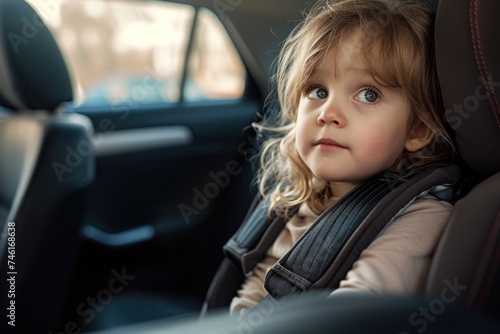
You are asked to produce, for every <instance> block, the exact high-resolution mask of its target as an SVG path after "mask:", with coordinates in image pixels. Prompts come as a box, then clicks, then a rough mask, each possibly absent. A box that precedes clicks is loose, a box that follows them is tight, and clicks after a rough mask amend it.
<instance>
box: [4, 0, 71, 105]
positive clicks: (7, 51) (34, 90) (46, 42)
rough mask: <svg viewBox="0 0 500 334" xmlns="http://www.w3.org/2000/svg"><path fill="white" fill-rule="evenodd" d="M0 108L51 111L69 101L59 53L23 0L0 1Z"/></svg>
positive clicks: (67, 78) (64, 70) (69, 93)
mask: <svg viewBox="0 0 500 334" xmlns="http://www.w3.org/2000/svg"><path fill="white" fill-rule="evenodd" d="M0 73H1V76H0V106H2V107H5V108H8V109H14V110H19V109H33V110H37V109H45V110H49V111H53V110H54V109H55V108H57V107H58V106H59V105H60V104H61V103H63V102H66V101H71V100H72V99H73V88H72V86H71V80H70V77H69V74H68V69H67V68H66V64H65V62H64V59H63V57H62V54H61V51H60V50H59V47H58V46H57V44H56V41H55V40H54V38H53V37H52V34H51V33H50V31H49V30H48V29H47V27H46V26H45V24H44V23H43V22H42V20H41V19H40V17H39V16H38V14H36V12H35V11H34V10H33V9H32V8H31V7H30V6H29V5H28V4H27V3H26V2H24V1H23V0H2V1H0Z"/></svg>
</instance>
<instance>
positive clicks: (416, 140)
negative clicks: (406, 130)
mask: <svg viewBox="0 0 500 334" xmlns="http://www.w3.org/2000/svg"><path fill="white" fill-rule="evenodd" d="M433 136H434V132H433V131H432V130H431V129H429V128H428V127H427V126H425V125H424V124H420V125H419V126H418V127H417V128H416V129H415V131H412V133H410V135H409V136H408V139H407V140H406V145H405V148H406V150H407V151H409V152H415V151H418V150H420V149H421V148H424V147H425V146H426V145H427V144H429V143H430V142H431V140H432V137H433Z"/></svg>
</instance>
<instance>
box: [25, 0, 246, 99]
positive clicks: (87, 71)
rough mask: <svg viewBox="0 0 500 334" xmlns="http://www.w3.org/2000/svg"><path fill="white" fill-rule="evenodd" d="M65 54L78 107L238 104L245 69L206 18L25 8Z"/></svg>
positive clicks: (91, 3) (114, 8)
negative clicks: (42, 23) (232, 101)
mask: <svg viewBox="0 0 500 334" xmlns="http://www.w3.org/2000/svg"><path fill="white" fill-rule="evenodd" d="M27 2H28V3H30V4H31V5H32V6H33V8H35V10H37V12H38V13H39V15H40V16H41V17H42V19H43V20H44V21H45V22H46V24H47V25H48V26H49V28H50V29H51V30H52V33H53V34H54V37H55V38H56V40H57V41H58V43H59V45H60V48H61V51H62V52H63V54H64V56H65V59H66V62H67V65H68V68H69V70H70V74H71V76H72V81H73V85H74V90H75V104H76V105H77V106H80V107H105V106H115V105H124V104H126V105H129V106H134V105H138V104H144V105H147V104H158V103H178V102H180V101H186V102H195V101H207V100H227V99H237V98H239V97H241V96H242V94H243V91H244V88H245V87H244V86H245V76H246V72H245V68H244V65H243V63H242V61H241V59H240V57H239V55H238V53H237V51H236V49H235V47H234V45H233V44H232V42H231V40H230V39H229V36H228V34H227V33H226V31H225V29H224V27H223V25H222V24H221V22H220V21H219V19H218V18H217V16H216V15H215V14H213V13H212V12H211V11H210V10H208V9H205V8H200V9H198V10H196V9H195V8H194V7H192V6H189V5H183V4H177V3H170V2H157V1H138V0H134V1H127V0H113V1H102V0H66V1H50V2H48V1H46V0H28V1H27Z"/></svg>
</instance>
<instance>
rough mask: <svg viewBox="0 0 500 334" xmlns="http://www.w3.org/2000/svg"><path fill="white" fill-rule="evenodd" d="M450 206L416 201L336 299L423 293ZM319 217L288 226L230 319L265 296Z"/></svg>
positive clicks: (299, 217) (304, 211)
mask: <svg viewBox="0 0 500 334" xmlns="http://www.w3.org/2000/svg"><path fill="white" fill-rule="evenodd" d="M450 213H451V205H450V204H449V203H447V202H444V201H440V200H437V199H436V198H434V197H432V196H426V197H424V198H423V199H418V200H416V201H415V202H414V203H413V204H412V205H410V206H409V207H408V208H407V209H406V210H405V211H404V212H403V214H402V215H401V216H399V217H397V218H396V219H394V221H393V222H392V223H391V224H390V225H389V226H387V228H386V229H385V230H384V231H382V232H381V233H380V235H379V236H378V237H377V238H376V239H375V240H374V241H373V242H372V243H371V244H370V245H369V246H368V248H366V249H365V250H364V251H363V252H362V253H361V255H360V257H359V259H358V260H357V261H356V262H355V263H354V265H353V267H352V268H351V270H350V271H349V272H348V273H347V275H346V277H345V279H344V280H343V281H341V282H340V286H339V288H338V289H337V290H335V291H334V292H333V293H332V294H340V293H345V292H354V291H361V292H371V293H399V294H412V293H417V292H419V291H421V290H422V289H423V284H424V282H425V279H426V276H427V272H428V269H429V265H430V260H431V258H432V255H433V252H434V249H435V247H436V244H437V242H438V240H439V237H440V236H441V232H442V230H443V228H444V226H445V224H446V222H447V220H448V217H449V215H450ZM317 217H318V216H317V215H316V214H315V213H314V212H312V211H311V210H310V209H309V207H308V206H307V205H306V204H302V205H301V207H300V208H299V211H298V213H297V214H296V215H294V216H293V217H292V218H291V219H290V221H288V223H287V224H286V225H285V227H284V228H283V230H282V231H281V233H280V235H279V236H278V238H277V239H276V241H275V242H274V244H273V245H272V246H271V247H270V248H269V250H268V251H267V254H266V257H265V258H264V259H263V261H262V262H260V263H258V264H257V266H256V267H255V269H254V272H253V274H252V275H251V276H249V277H248V278H247V279H246V281H245V283H244V284H243V285H242V287H241V289H240V290H238V293H237V296H236V297H234V298H233V300H232V302H231V306H230V312H231V314H233V315H235V314H238V313H242V312H245V311H246V310H249V309H251V308H252V307H254V306H255V305H257V303H258V302H259V301H261V300H262V299H263V298H264V297H265V296H266V295H267V291H266V290H265V288H264V280H265V276H266V274H267V272H268V270H269V269H270V268H271V266H272V265H273V264H274V263H276V262H277V261H278V260H279V258H281V257H282V256H283V255H285V254H286V252H287V251H288V250H289V249H290V248H291V247H292V245H293V244H294V243H295V242H296V241H297V239H299V238H300V236H301V235H302V234H303V233H304V232H305V231H306V230H307V229H308V228H309V227H310V226H311V225H312V223H313V222H314V221H315V220H316V218H317Z"/></svg>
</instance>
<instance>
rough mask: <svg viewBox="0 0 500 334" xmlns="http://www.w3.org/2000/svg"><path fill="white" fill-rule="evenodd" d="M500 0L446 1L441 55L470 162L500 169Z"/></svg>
mask: <svg viewBox="0 0 500 334" xmlns="http://www.w3.org/2000/svg"><path fill="white" fill-rule="evenodd" d="M498 13H500V2H499V1H496V0H486V1H483V0H454V1H450V0H442V1H440V4H439V10H438V14H437V17H436V36H435V38H436V55H437V68H438V73H439V79H440V81H441V90H442V94H443V102H444V108H445V114H446V118H447V120H448V122H449V124H450V125H451V127H452V128H453V130H454V132H455V137H456V140H457V144H458V150H459V152H460V154H461V156H462V157H463V158H464V160H465V161H466V163H467V164H468V165H469V166H470V167H471V168H472V169H473V170H474V171H475V172H477V173H480V174H482V175H483V176H489V175H492V174H493V173H495V172H498V171H500V35H499V34H498V31H499V25H498Z"/></svg>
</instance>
